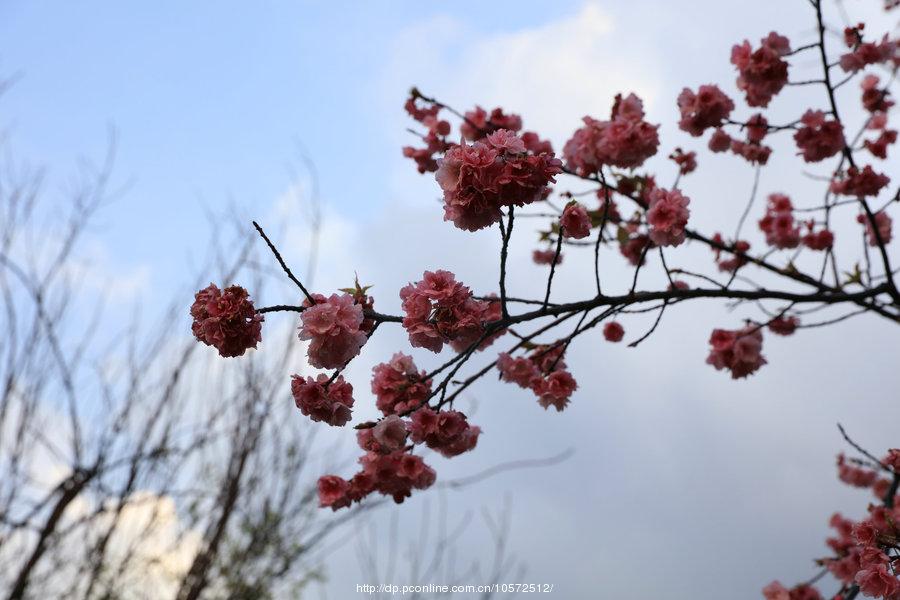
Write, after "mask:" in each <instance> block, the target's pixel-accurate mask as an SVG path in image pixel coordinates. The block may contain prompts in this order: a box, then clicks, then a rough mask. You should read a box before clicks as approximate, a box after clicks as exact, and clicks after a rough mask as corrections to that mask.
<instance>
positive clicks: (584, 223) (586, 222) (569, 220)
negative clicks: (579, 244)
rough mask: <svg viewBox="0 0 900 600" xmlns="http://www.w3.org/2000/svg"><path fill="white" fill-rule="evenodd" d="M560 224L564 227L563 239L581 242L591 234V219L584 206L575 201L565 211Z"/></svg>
mask: <svg viewBox="0 0 900 600" xmlns="http://www.w3.org/2000/svg"><path fill="white" fill-rule="evenodd" d="M559 224H560V227H562V235H563V237H567V238H572V239H575V240H580V239H581V238H586V237H587V236H589V235H590V234H591V217H590V216H589V215H588V213H587V210H586V209H585V208H584V206H582V205H581V204H579V203H578V202H575V201H574V200H573V201H572V202H570V203H569V204H567V205H566V207H565V209H563V213H562V216H561V217H560V218H559ZM550 260H553V258H552V257H551V259H550Z"/></svg>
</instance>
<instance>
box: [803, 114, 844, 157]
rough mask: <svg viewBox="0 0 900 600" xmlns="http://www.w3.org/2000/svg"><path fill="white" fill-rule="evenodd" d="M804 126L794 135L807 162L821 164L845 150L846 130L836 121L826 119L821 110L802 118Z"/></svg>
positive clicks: (804, 115)
mask: <svg viewBox="0 0 900 600" xmlns="http://www.w3.org/2000/svg"><path fill="white" fill-rule="evenodd" d="M800 123H801V124H802V125H803V127H801V128H800V129H798V130H797V133H795V134H794V141H795V142H797V148H799V149H800V155H801V156H803V160H805V161H806V162H821V161H823V160H825V159H826V158H830V157H832V156H834V155H835V154H837V153H838V152H840V151H841V150H843V149H844V128H843V127H841V124H840V122H838V121H837V120H835V119H826V118H825V113H823V112H822V111H821V110H808V111H806V112H805V113H803V116H802V117H800Z"/></svg>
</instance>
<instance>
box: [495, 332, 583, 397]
mask: <svg viewBox="0 0 900 600" xmlns="http://www.w3.org/2000/svg"><path fill="white" fill-rule="evenodd" d="M564 353H565V345H564V344H559V343H558V344H554V345H550V346H538V347H536V348H534V349H533V351H532V353H531V355H530V356H527V357H526V356H518V357H512V356H510V355H509V354H508V353H506V352H501V353H500V355H499V356H498V358H497V369H498V370H499V371H500V376H501V378H502V379H503V381H508V382H510V383H515V384H516V385H518V386H519V387H521V388H525V389H530V390H531V391H532V392H534V395H535V396H537V398H538V404H540V405H541V406H542V407H544V408H545V409H547V408H549V407H551V406H552V407H554V408H555V409H556V410H557V412H558V411H562V410H563V409H564V408H566V406H568V404H569V398H570V397H571V396H572V393H573V392H574V391H575V390H576V389H578V383H577V382H576V381H575V378H574V377H572V374H571V373H569V371H567V370H566V363H565V361H564V360H563V358H562V357H563V354H564Z"/></svg>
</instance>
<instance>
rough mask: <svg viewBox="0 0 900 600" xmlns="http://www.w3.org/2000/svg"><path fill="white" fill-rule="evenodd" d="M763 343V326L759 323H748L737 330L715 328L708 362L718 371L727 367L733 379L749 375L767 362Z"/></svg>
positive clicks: (710, 338)
mask: <svg viewBox="0 0 900 600" xmlns="http://www.w3.org/2000/svg"><path fill="white" fill-rule="evenodd" d="M762 343H763V336H762V328H761V327H760V326H758V325H748V326H746V327H744V328H743V329H738V330H737V331H729V330H727V329H713V332H712V335H711V336H710V337H709V345H710V347H711V348H710V351H709V356H708V357H707V358H706V362H707V363H708V364H710V365H712V366H713V367H715V368H716V370H717V371H721V370H723V369H727V370H728V371H730V372H731V377H732V379H740V378H742V377H747V376H748V375H752V374H753V373H755V372H756V371H758V370H759V368H760V367H761V366H763V365H764V364H766V359H765V357H764V356H763V355H762Z"/></svg>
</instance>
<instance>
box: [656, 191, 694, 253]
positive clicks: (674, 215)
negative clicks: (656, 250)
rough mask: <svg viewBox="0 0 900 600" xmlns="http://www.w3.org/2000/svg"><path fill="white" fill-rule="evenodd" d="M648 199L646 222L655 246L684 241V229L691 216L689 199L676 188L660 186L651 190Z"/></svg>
mask: <svg viewBox="0 0 900 600" xmlns="http://www.w3.org/2000/svg"><path fill="white" fill-rule="evenodd" d="M649 199H650V207H649V209H648V210H647V224H648V225H649V226H650V240H651V241H652V242H653V243H654V244H656V245H657V246H678V245H680V244H681V243H682V242H684V238H685V231H684V230H685V227H687V222H688V217H690V216H691V211H690V210H688V204H690V202H691V201H690V199H689V198H688V197H686V196H684V195H682V193H681V192H680V191H678V190H672V191H667V190H664V189H662V188H656V189H654V190H652V191H651V192H650V194H649Z"/></svg>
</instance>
